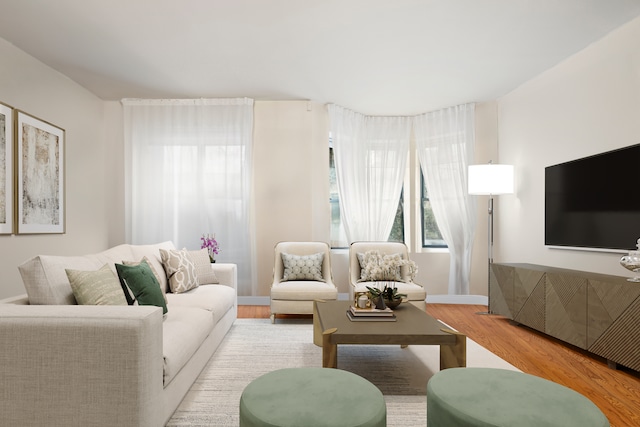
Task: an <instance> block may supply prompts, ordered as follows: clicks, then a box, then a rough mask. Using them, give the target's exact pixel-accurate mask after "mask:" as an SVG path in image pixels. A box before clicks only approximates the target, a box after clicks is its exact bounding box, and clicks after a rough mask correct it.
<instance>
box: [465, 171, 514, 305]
mask: <svg viewBox="0 0 640 427" xmlns="http://www.w3.org/2000/svg"><path fill="white" fill-rule="evenodd" d="M468 177H469V186H468V189H469V194H471V195H476V196H481V195H483V196H487V195H488V196H489V227H488V236H487V244H488V248H487V253H488V256H489V262H488V265H487V273H488V277H487V297H488V301H487V303H488V304H487V309H488V310H487V311H486V312H481V313H477V314H491V264H493V196H497V195H500V194H513V166H512V165H498V164H493V163H491V161H489V163H488V164H484V165H470V166H469V174H468Z"/></svg>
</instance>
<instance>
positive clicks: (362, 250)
mask: <svg viewBox="0 0 640 427" xmlns="http://www.w3.org/2000/svg"><path fill="white" fill-rule="evenodd" d="M368 251H378V252H379V253H380V255H381V256H383V257H384V256H385V255H394V254H399V255H400V257H401V258H402V259H403V260H409V250H408V249H407V245H405V244H404V243H401V242H353V243H352V244H351V246H349V297H350V299H352V300H353V299H354V297H355V293H356V292H367V286H372V287H379V286H380V285H381V283H382V282H385V283H388V282H389V281H390V280H388V279H386V278H385V279H380V280H379V281H378V280H375V278H374V279H373V280H372V278H371V277H366V276H365V277H363V275H362V266H361V264H360V263H361V261H360V259H358V258H359V257H358V254H360V258H361V259H362V258H364V255H365V254H366V253H367V252H368ZM397 279H398V280H393V284H394V285H395V287H396V288H397V289H398V293H401V294H406V295H407V299H408V300H409V302H411V303H412V304H414V305H416V306H417V307H419V308H421V309H423V310H426V299H427V291H426V290H425V288H424V287H423V286H422V285H419V284H417V283H414V282H413V281H412V279H411V274H410V271H409V267H407V266H403V267H400V269H399V271H398V277H397ZM376 282H377V283H376Z"/></svg>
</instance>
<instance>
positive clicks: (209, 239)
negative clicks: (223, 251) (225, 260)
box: [200, 234, 220, 262]
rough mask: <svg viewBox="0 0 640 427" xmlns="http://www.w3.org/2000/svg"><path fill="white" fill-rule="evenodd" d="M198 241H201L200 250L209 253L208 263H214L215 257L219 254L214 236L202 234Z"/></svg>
mask: <svg viewBox="0 0 640 427" xmlns="http://www.w3.org/2000/svg"><path fill="white" fill-rule="evenodd" d="M200 240H201V241H202V245H200V249H206V250H207V252H208V253H209V261H211V262H216V259H215V256H216V255H218V254H219V253H220V245H218V241H217V240H216V235H215V234H213V235H211V234H203V235H202V237H201V238H200Z"/></svg>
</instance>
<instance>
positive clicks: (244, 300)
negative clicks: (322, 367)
mask: <svg viewBox="0 0 640 427" xmlns="http://www.w3.org/2000/svg"><path fill="white" fill-rule="evenodd" d="M338 299H339V300H348V299H349V294H346V293H344V294H338ZM427 302H428V303H433V304H472V305H488V298H487V297H486V296H484V295H427ZM270 304H271V301H270V298H269V297H265V296H262V297H251V296H249V297H242V296H240V297H238V305H270Z"/></svg>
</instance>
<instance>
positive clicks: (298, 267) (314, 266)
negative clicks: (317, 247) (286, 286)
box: [282, 252, 325, 282]
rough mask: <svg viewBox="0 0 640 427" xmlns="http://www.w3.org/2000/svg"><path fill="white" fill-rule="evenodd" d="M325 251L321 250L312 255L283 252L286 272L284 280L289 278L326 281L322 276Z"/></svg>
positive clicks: (283, 276)
mask: <svg viewBox="0 0 640 427" xmlns="http://www.w3.org/2000/svg"><path fill="white" fill-rule="evenodd" d="M323 259H324V253H322V252H319V253H316V254H312V255H293V254H288V253H285V252H282V263H283V264H284V273H283V275H282V281H283V282H286V281H289V280H314V281H318V282H324V281H325V279H324V278H323V277H322V261H323Z"/></svg>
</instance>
